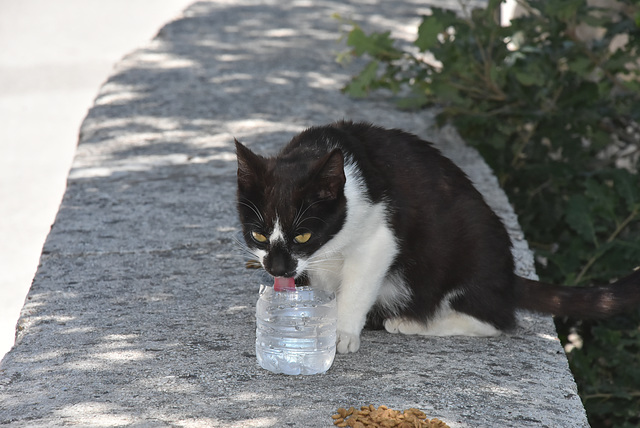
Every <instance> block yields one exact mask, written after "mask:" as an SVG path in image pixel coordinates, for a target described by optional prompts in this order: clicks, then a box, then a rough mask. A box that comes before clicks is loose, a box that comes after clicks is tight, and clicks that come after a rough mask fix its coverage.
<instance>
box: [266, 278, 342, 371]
mask: <svg viewBox="0 0 640 428" xmlns="http://www.w3.org/2000/svg"><path fill="white" fill-rule="evenodd" d="M256 321H257V323H256V356H257V358H258V363H259V364H260V366H261V367H262V368H264V369H266V370H269V371H272V372H274V373H284V374H288V375H298V374H302V375H310V374H317V373H324V372H326V371H327V370H329V367H331V364H333V359H334V357H335V355H336V326H337V309H336V298H335V294H334V293H331V292H326V291H322V290H314V289H312V288H311V287H298V288H296V289H295V291H274V288H273V287H268V286H264V285H262V286H261V287H260V298H259V299H258V303H257V305H256Z"/></svg>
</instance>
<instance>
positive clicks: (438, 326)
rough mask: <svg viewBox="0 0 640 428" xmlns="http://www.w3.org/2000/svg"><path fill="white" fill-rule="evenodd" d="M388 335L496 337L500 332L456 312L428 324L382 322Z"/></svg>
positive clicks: (400, 321) (399, 320)
mask: <svg viewBox="0 0 640 428" xmlns="http://www.w3.org/2000/svg"><path fill="white" fill-rule="evenodd" d="M384 328H385V330H387V331H388V332H389V333H402V334H417V335H420V336H481V337H487V336H498V335H500V334H501V331H500V330H498V329H497V328H495V327H494V326H492V325H491V324H489V323H486V322H484V321H480V320H479V319H477V318H474V317H472V316H470V315H467V314H463V313H460V312H456V311H451V312H450V313H448V314H446V315H444V316H440V317H437V318H435V319H433V320H430V321H428V322H426V323H425V322H420V321H416V320H412V319H408V318H403V317H396V318H389V319H387V320H385V322H384Z"/></svg>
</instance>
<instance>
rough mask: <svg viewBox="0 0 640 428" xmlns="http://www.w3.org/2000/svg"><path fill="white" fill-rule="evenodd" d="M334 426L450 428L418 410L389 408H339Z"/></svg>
mask: <svg viewBox="0 0 640 428" xmlns="http://www.w3.org/2000/svg"><path fill="white" fill-rule="evenodd" d="M331 417H332V418H333V424H334V425H336V426H339V427H351V428H368V427H376V428H449V425H447V424H445V423H444V422H442V421H441V420H440V419H435V418H434V419H427V415H425V414H424V412H422V411H420V410H418V409H407V410H405V411H403V412H400V411H398V410H393V409H390V408H388V407H387V406H380V407H378V408H377V409H376V407H375V406H374V405H373V404H371V405H370V406H364V407H361V408H360V410H356V409H355V408H353V407H351V408H349V409H348V410H347V409H344V408H342V407H341V408H339V409H338V410H337V414H335V415H333V416H331Z"/></svg>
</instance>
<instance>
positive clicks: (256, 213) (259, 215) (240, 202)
mask: <svg viewBox="0 0 640 428" xmlns="http://www.w3.org/2000/svg"><path fill="white" fill-rule="evenodd" d="M244 200H245V201H247V202H248V203H247V202H243V201H242V200H240V201H238V203H239V204H240V205H244V206H245V207H247V208H249V209H250V210H251V211H253V213H254V214H255V215H256V217H258V219H259V220H260V221H261V222H262V223H264V217H262V214H260V210H259V209H258V207H257V206H256V204H254V203H253V202H251V201H250V200H248V199H244ZM249 204H251V205H249Z"/></svg>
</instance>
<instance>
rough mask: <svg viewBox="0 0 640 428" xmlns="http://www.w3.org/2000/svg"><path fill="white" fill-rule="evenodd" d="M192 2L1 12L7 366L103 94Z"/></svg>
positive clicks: (123, 1) (98, 3)
mask: <svg viewBox="0 0 640 428" xmlns="http://www.w3.org/2000/svg"><path fill="white" fill-rule="evenodd" d="M191 1H192V0H109V1H102V0H56V1H50V0H20V1H13V2H12V1H3V2H0V358H2V356H4V354H5V353H6V352H7V351H8V350H9V348H10V347H11V346H12V345H13V342H14V336H15V325H16V321H17V320H18V315H19V313H20V308H22V305H23V304H24V299H25V296H26V294H27V291H28V289H29V285H30V284H31V280H32V279H33V275H34V274H35V272H36V267H37V266H38V260H39V258H40V252H41V250H42V245H43V244H44V240H45V238H46V236H47V234H48V233H49V228H50V227H51V224H52V223H53V219H54V217H55V214H56V212H57V211H58V206H59V204H60V201H61V199H62V194H63V191H64V188H65V185H66V179H67V174H68V172H69V167H70V166H71V160H72V156H73V153H74V151H75V147H76V144H77V141H78V130H79V128H80V123H81V121H82V119H83V118H84V116H85V115H86V113H87V109H88V108H89V107H90V106H91V104H92V102H93V98H94V97H95V96H96V93H97V90H98V87H99V85H100V84H101V83H102V82H104V80H106V78H107V77H108V75H109V74H110V73H111V70H112V68H113V64H114V63H116V62H117V61H118V60H119V59H120V58H122V56H124V55H125V54H127V53H128V52H130V51H132V50H133V49H134V48H136V47H138V46H140V45H142V44H143V43H146V42H147V41H148V40H149V39H151V38H152V37H153V36H154V35H155V34H156V32H157V30H158V29H159V28H160V26H161V25H162V24H163V23H165V22H166V21H167V20H169V19H170V18H173V17H174V16H176V15H177V14H178V13H179V12H180V11H181V10H182V9H184V8H185V7H186V6H187V5H188V4H190V3H191Z"/></svg>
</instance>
